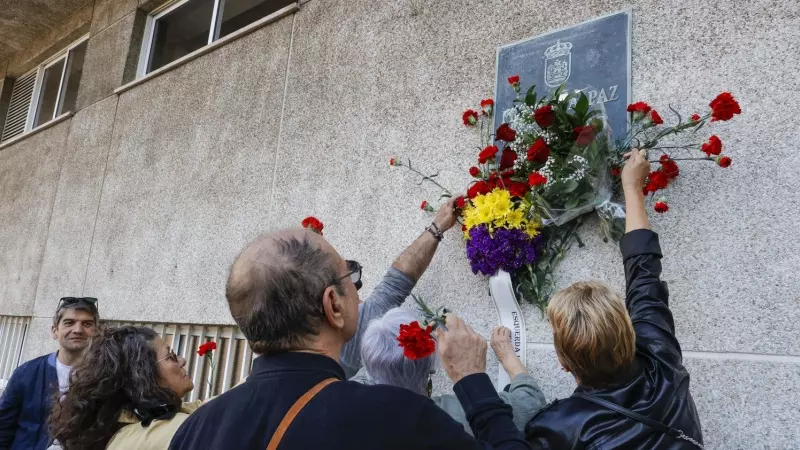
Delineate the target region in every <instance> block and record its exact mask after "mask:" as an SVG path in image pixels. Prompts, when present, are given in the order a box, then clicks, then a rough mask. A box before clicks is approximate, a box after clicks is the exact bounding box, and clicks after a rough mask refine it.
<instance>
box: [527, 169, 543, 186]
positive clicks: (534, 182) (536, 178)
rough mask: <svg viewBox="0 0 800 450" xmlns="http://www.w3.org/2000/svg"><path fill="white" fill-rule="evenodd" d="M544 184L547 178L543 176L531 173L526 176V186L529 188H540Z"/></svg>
mask: <svg viewBox="0 0 800 450" xmlns="http://www.w3.org/2000/svg"><path fill="white" fill-rule="evenodd" d="M545 183H547V177H545V176H543V175H542V174H540V173H539V172H533V173H532V174H530V175H528V184H529V185H531V186H540V185H542V184H545Z"/></svg>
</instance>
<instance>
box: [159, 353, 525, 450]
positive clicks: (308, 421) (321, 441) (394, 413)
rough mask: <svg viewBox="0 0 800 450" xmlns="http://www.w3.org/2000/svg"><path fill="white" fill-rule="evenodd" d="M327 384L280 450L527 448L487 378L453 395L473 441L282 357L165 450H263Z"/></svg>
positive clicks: (449, 424)
mask: <svg viewBox="0 0 800 450" xmlns="http://www.w3.org/2000/svg"><path fill="white" fill-rule="evenodd" d="M326 378H338V379H339V380H341V381H338V382H335V383H332V384H330V385H329V386H328V387H326V388H325V389H324V390H322V391H321V392H320V393H319V394H318V395H317V396H316V397H314V398H313V399H312V400H311V402H309V403H308V404H307V405H306V407H305V408H303V410H302V411H301V412H300V414H299V415H298V416H297V417H296V418H295V420H294V422H292V424H291V425H290V426H289V429H288V431H287V432H286V434H285V435H284V438H283V441H281V444H280V449H282V450H293V449H296V450H312V449H314V450H316V449H325V450H339V449H341V450H376V449H380V450H392V449H397V450H409V449H415V450H416V449H431V450H433V449H436V450H448V449H452V450H473V449H474V450H480V449H484V450H486V449H492V448H496V449H509V450H510V449H514V450H517V449H520V450H522V449H529V448H530V447H529V446H528V444H526V443H525V441H524V440H523V437H522V433H520V432H519V430H517V428H516V427H515V426H514V422H513V420H512V413H511V407H510V406H508V405H506V404H505V403H503V401H502V400H500V397H499V396H498V395H497V391H495V389H494V386H492V383H491V381H490V380H489V377H488V376H487V375H486V374H475V375H470V376H468V377H465V378H464V379H462V380H461V381H459V382H458V383H456V385H455V387H454V390H455V392H456V395H457V396H458V399H459V400H460V401H461V404H462V405H463V406H464V409H465V410H466V412H467V418H468V419H469V420H470V425H471V426H472V429H473V430H474V431H475V435H476V436H477V437H478V438H479V439H481V440H482V441H483V442H480V443H479V442H477V441H475V439H474V438H472V437H471V436H470V435H468V434H467V433H466V432H465V431H464V428H463V426H462V425H461V424H460V423H458V422H456V421H455V420H453V419H452V418H451V417H450V416H449V415H448V414H447V413H446V412H444V411H443V410H442V409H440V408H439V407H438V406H436V405H435V404H434V403H433V402H432V401H431V399H429V398H427V397H424V396H422V395H418V394H415V393H413V392H411V391H409V390H406V389H403V388H399V387H394V386H385V385H382V386H366V385H363V384H360V383H356V382H353V381H344V378H345V374H344V370H343V369H342V367H341V366H340V365H339V364H338V363H337V362H336V361H334V360H333V359H331V358H328V357H326V356H320V355H315V354H311V353H300V352H289V353H283V354H279V355H273V356H260V357H258V358H256V360H255V361H254V363H253V372H252V373H251V374H250V376H249V377H247V381H245V382H244V383H243V384H242V385H240V386H237V387H235V388H233V389H231V390H230V391H228V392H226V393H224V394H222V395H220V396H219V397H217V398H215V399H214V400H211V401H210V402H208V403H207V404H205V405H203V406H201V407H200V408H199V409H198V410H197V411H195V412H194V413H193V414H192V415H191V416H189V418H188V419H186V421H185V422H184V423H183V425H181V427H180V429H178V432H177V433H176V434H175V437H173V439H172V443H171V444H170V446H169V448H170V449H171V450H204V449H225V450H228V449H236V450H249V449H253V450H263V449H264V448H266V447H267V444H268V442H269V440H270V438H271V437H272V435H273V433H274V432H275V429H276V428H277V427H278V423H280V421H281V420H282V419H283V416H284V415H285V414H286V412H287V411H288V410H289V408H290V407H291V405H292V404H293V403H294V402H295V401H296V400H297V399H298V398H299V397H300V396H302V395H303V394H304V393H306V392H307V391H308V390H309V389H311V388H312V387H313V386H314V385H316V384H317V383H319V382H320V381H322V380H324V379H326Z"/></svg>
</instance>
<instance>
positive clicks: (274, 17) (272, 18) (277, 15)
mask: <svg viewBox="0 0 800 450" xmlns="http://www.w3.org/2000/svg"><path fill="white" fill-rule="evenodd" d="M299 9H300V4H299V3H293V4H291V5H289V6H286V7H284V8H281V9H279V10H277V11H275V12H274V13H272V14H270V15H268V16H267V17H264V18H263V19H261V20H258V21H256V22H253V23H251V24H250V25H248V26H246V27H244V28H242V29H240V30H237V31H235V32H233V33H231V34H229V35H227V36H225V37H223V38H220V39H218V40H216V41H214V42H212V43H211V44H209V45H206V46H205V47H203V48H200V49H198V50H195V51H194V52H192V53H189V54H188V55H186V56H184V57H182V58H178V59H176V60H175V61H172V62H171V63H169V64H167V65H165V66H164V67H161V68H159V69H157V70H154V71H152V72H150V73H148V74H147V75H145V76H143V77H141V78H138V79H136V80H133V81H131V82H130V83H128V84H124V85H122V86H120V87H118V88H117V89H115V90H114V93H115V94H117V95H119V94H121V93H123V92H125V91H127V90H129V89H132V88H134V87H136V86H138V85H140V84H142V83H144V82H146V81H149V80H152V79H153V78H156V77H157V76H159V75H161V74H164V73H166V72H169V71H170V70H173V69H175V68H177V67H180V66H182V65H184V64H186V63H188V62H189V61H192V60H194V59H197V58H199V57H201V56H203V55H205V54H206V53H210V52H213V51H214V50H216V49H217V48H219V47H222V46H223V45H226V44H227V43H229V42H231V41H235V40H236V39H239V38H241V37H243V36H246V35H248V34H250V33H252V32H253V31H256V30H258V29H259V28H262V27H264V26H266V25H269V24H270V23H273V22H277V21H278V20H280V19H282V18H284V17H286V16H288V15H290V14H294V13H295V12H297V11H298V10H299Z"/></svg>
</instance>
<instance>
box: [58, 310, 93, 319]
mask: <svg viewBox="0 0 800 450" xmlns="http://www.w3.org/2000/svg"><path fill="white" fill-rule="evenodd" d="M65 320H71V321H74V322H84V321H87V320H91V321H94V315H93V314H92V313H90V312H89V311H82V310H77V309H73V308H64V309H62V310H61V320H60V322H64V321H65Z"/></svg>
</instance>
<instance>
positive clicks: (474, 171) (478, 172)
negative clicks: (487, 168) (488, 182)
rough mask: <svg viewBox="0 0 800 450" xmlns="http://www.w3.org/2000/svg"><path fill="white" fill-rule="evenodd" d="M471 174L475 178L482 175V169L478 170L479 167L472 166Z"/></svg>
mask: <svg viewBox="0 0 800 450" xmlns="http://www.w3.org/2000/svg"><path fill="white" fill-rule="evenodd" d="M469 174H470V175H472V176H473V177H477V176H478V175H480V174H481V169H478V168H477V167H475V166H472V167H470V168H469Z"/></svg>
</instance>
